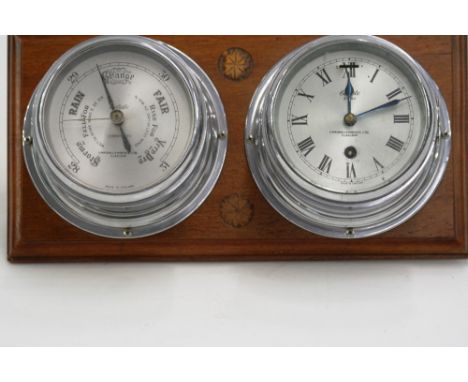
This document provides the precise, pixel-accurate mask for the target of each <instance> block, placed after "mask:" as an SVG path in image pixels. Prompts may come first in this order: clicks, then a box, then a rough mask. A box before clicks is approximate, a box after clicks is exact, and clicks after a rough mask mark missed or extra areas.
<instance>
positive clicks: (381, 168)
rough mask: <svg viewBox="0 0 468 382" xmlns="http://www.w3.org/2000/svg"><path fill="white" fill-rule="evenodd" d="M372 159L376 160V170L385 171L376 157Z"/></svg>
mask: <svg viewBox="0 0 468 382" xmlns="http://www.w3.org/2000/svg"><path fill="white" fill-rule="evenodd" d="M372 159H373V160H374V164H375V168H376V169H377V171H379V170H383V168H384V166H383V164H382V163H380V162H379V161H378V160H377V159H376V158H375V157H372Z"/></svg>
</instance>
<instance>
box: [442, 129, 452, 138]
mask: <svg viewBox="0 0 468 382" xmlns="http://www.w3.org/2000/svg"><path fill="white" fill-rule="evenodd" d="M441 137H442V139H447V138H449V137H450V133H449V132H447V131H445V132H443V133H442V134H441Z"/></svg>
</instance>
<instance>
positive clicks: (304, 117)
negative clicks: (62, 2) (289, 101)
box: [291, 114, 307, 125]
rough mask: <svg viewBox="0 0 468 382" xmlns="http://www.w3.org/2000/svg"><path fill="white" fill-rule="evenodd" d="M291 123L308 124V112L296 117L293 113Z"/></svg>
mask: <svg viewBox="0 0 468 382" xmlns="http://www.w3.org/2000/svg"><path fill="white" fill-rule="evenodd" d="M291 124H292V125H307V114H306V115H301V116H300V117H296V116H295V115H293V116H292V117H291Z"/></svg>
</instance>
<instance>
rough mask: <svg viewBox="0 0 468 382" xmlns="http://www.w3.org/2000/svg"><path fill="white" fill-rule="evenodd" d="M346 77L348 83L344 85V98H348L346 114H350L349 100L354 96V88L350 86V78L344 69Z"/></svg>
mask: <svg viewBox="0 0 468 382" xmlns="http://www.w3.org/2000/svg"><path fill="white" fill-rule="evenodd" d="M346 76H347V77H348V82H347V84H346V87H345V90H344V94H345V96H346V97H348V113H349V114H351V100H352V97H353V94H354V88H353V85H352V84H351V78H350V76H349V72H348V69H346Z"/></svg>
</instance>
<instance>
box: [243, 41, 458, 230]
mask: <svg viewBox="0 0 468 382" xmlns="http://www.w3.org/2000/svg"><path fill="white" fill-rule="evenodd" d="M340 44H341V45H343V44H345V45H346V44H349V45H354V46H356V45H358V44H364V45H363V46H366V47H369V46H373V47H374V48H376V49H384V50H385V51H387V52H390V53H391V54H393V55H395V56H396V57H398V58H399V59H400V60H401V61H402V62H404V63H405V64H407V65H408V67H409V68H410V69H411V70H412V72H413V73H414V76H415V78H417V79H418V81H419V82H420V83H421V89H422V90H421V91H422V94H423V95H424V97H425V99H424V102H423V104H424V105H425V112H426V125H427V126H428V127H427V134H426V138H425V142H424V143H423V144H422V145H421V146H420V147H421V151H420V153H419V154H418V156H417V161H415V162H414V163H412V164H411V165H409V166H408V168H407V169H406V171H405V172H403V173H402V174H400V176H399V177H397V178H396V179H395V180H394V181H393V182H391V183H388V184H387V185H384V186H382V187H381V188H379V189H377V190H375V191H371V192H368V191H366V192H362V193H355V194H354V193H353V194H351V193H350V194H344V193H336V192H333V191H328V190H324V189H322V188H319V187H316V186H314V185H313V184H311V182H309V181H308V180H307V179H304V177H303V176H302V174H299V173H297V172H296V171H295V169H294V168H293V167H292V166H291V165H290V164H289V162H288V161H287V160H285V157H284V153H283V152H282V149H281V147H280V146H281V145H280V144H279V142H277V141H276V140H275V135H274V133H273V131H272V129H273V128H272V126H273V124H274V123H276V121H275V118H274V115H275V114H274V112H275V110H274V107H275V102H276V99H277V97H278V94H279V89H280V88H281V86H282V85H283V83H282V81H284V80H285V78H287V75H288V74H289V73H290V72H291V71H293V70H295V65H296V63H298V62H300V61H301V60H302V59H304V57H307V56H308V55H309V54H313V53H314V51H316V50H317V49H324V50H325V49H327V48H330V46H333V45H335V46H336V45H340ZM349 49H351V48H349V46H348V47H347V50H349ZM311 52H312V53H311ZM373 53H374V54H375V52H373ZM441 137H443V138H441ZM245 138H246V141H245V142H246V143H245V145H246V153H247V159H248V163H249V167H250V169H251V173H252V175H253V177H254V179H255V181H256V183H257V185H258V187H259V188H260V190H261V192H262V193H263V195H264V196H265V197H266V199H267V200H268V201H269V203H270V204H271V205H272V206H273V208H275V209H276V210H277V211H278V212H279V213H280V214H281V215H283V216H284V217H285V218H286V219H288V220H289V221H291V222H292V223H294V224H296V225H298V226H300V227H302V228H304V229H306V230H308V231H311V232H314V233H318V234H321V235H324V236H329V237H337V238H358V237H366V236H372V235H375V234H378V233H381V232H385V231H387V230H389V229H392V228H394V227H395V226H397V225H399V224H401V223H403V222H404V221H406V220H407V219H409V218H410V217H411V216H413V215H414V214H415V213H416V212H417V211H418V210H419V209H420V208H421V207H422V206H423V205H424V204H425V202H426V201H427V200H428V199H429V197H430V196H431V195H432V193H433V192H434V190H435V188H436V186H437V185H438V183H439V182H440V180H441V178H442V175H443V173H444V170H445V167H446V163H447V160H448V156H449V152H450V122H449V119H448V112H447V111H446V106H445V102H444V100H443V97H442V96H441V95H440V92H439V91H438V88H437V85H436V84H435V83H434V81H433V80H432V79H431V77H430V76H429V74H428V73H427V72H426V71H425V70H424V69H423V68H422V67H421V66H420V65H419V64H418V63H417V62H416V61H415V60H414V59H413V58H412V57H411V56H409V55H408V54H407V53H406V52H404V51H403V50H402V49H401V48H399V47H397V46H395V45H394V44H392V43H390V42H388V41H385V40H383V39H381V38H378V37H374V36H329V37H323V38H320V39H318V40H315V41H312V42H310V43H308V44H305V45H303V46H302V47H300V48H298V49H296V50H295V51H293V52H291V53H289V54H288V55H286V56H285V57H284V58H282V59H281V60H280V61H279V62H278V63H277V64H276V65H275V66H274V67H273V68H272V69H271V70H270V71H269V72H268V73H267V74H266V75H265V77H264V78H263V80H262V82H261V84H260V85H259V87H258V88H257V90H256V92H255V94H254V97H253V99H252V102H251V105H250V109H249V115H248V117H247V121H246V130H245ZM431 171H434V172H433V173H432V174H431ZM421 179H422V180H423V181H422V182H421ZM405 198H410V199H411V200H410V202H408V201H405V200H404V199H405Z"/></svg>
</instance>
